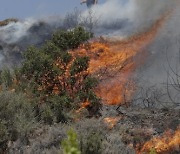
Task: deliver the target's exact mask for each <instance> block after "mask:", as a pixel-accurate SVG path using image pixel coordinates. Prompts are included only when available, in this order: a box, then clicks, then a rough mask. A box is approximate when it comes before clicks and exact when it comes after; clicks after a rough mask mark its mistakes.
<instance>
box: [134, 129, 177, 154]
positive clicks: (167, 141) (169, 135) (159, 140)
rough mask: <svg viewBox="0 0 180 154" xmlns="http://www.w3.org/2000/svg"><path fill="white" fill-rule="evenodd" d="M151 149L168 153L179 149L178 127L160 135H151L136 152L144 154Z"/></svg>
mask: <svg viewBox="0 0 180 154" xmlns="http://www.w3.org/2000/svg"><path fill="white" fill-rule="evenodd" d="M153 149H154V151H155V152H156V153H157V154H169V153H172V152H174V153H175V152H178V151H180V127H179V128H178V129H177V130H176V131H175V132H172V131H170V130H169V131H166V132H165V133H164V134H163V135H162V136H157V137H153V138H152V139H151V140H150V141H147V142H146V143H145V144H144V145H143V146H142V148H141V149H140V150H137V153H138V154H143V153H145V154H146V153H149V152H150V151H151V150H153Z"/></svg>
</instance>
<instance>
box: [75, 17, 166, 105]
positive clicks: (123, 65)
mask: <svg viewBox="0 0 180 154" xmlns="http://www.w3.org/2000/svg"><path fill="white" fill-rule="evenodd" d="M168 15H169V14H165V15H164V16H163V17H162V18H161V19H159V20H158V21H157V22H156V23H155V24H154V25H153V26H152V27H151V28H150V29H149V30H148V31H146V32H144V33H142V34H138V35H135V36H132V37H130V38H128V39H125V40H121V41H109V40H108V41H104V42H101V41H99V42H97V41H95V42H92V43H91V44H90V45H87V46H86V45H82V46H81V47H80V48H79V49H78V51H77V52H74V53H76V54H77V53H78V54H79V55H87V56H89V57H90V64H89V69H88V72H89V73H90V74H92V75H94V76H96V77H98V78H99V80H100V83H99V85H98V87H97V88H96V90H95V92H96V94H97V95H98V96H99V97H100V98H101V99H102V100H103V102H104V103H107V104H109V105H120V104H125V105H128V104H129V102H130V101H131V99H132V96H133V94H134V92H135V89H136V85H135V82H134V81H133V80H132V78H131V77H132V76H133V73H134V71H135V70H136V68H137V67H138V66H139V65H140V64H142V63H143V62H144V60H145V58H146V55H147V54H146V52H145V51H144V50H143V49H144V48H145V47H146V46H147V45H148V44H150V43H151V42H152V41H153V39H154V38H155V36H156V34H157V32H158V30H159V29H160V28H161V26H162V25H163V23H164V22H165V20H166V18H167V17H168Z"/></svg>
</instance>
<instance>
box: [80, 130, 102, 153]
mask: <svg viewBox="0 0 180 154" xmlns="http://www.w3.org/2000/svg"><path fill="white" fill-rule="evenodd" d="M81 151H82V154H92V153H93V154H102V136H101V134H100V133H98V132H90V133H89V134H88V136H87V137H86V139H84V140H82V139H81Z"/></svg>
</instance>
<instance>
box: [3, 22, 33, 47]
mask: <svg viewBox="0 0 180 154" xmlns="http://www.w3.org/2000/svg"><path fill="white" fill-rule="evenodd" d="M35 23H36V20H34V19H26V20H24V21H18V22H11V23H9V24H8V25H6V26H3V27H0V40H1V41H3V42H5V43H8V44H11V43H15V42H17V41H19V40H20V39H21V38H22V37H24V36H26V35H28V29H29V28H30V27H31V26H32V25H33V24H35Z"/></svg>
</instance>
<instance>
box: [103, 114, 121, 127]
mask: <svg viewBox="0 0 180 154" xmlns="http://www.w3.org/2000/svg"><path fill="white" fill-rule="evenodd" d="M121 119H122V117H119V116H118V117H108V118H104V123H105V124H106V125H107V126H108V128H109V129H112V128H114V127H115V126H116V125H117V123H118V121H120V120H121Z"/></svg>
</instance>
